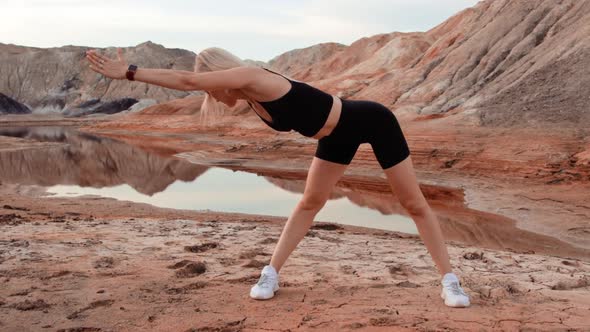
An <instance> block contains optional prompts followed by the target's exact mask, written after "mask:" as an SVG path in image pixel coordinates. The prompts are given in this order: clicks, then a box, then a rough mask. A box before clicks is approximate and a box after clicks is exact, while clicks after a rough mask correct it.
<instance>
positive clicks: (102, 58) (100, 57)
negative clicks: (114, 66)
mask: <svg viewBox="0 0 590 332" xmlns="http://www.w3.org/2000/svg"><path fill="white" fill-rule="evenodd" d="M88 54H90V55H91V56H93V57H95V58H96V59H97V60H99V62H100V61H102V62H107V61H109V60H110V59H109V58H107V57H105V56H103V55H100V54H98V53H96V52H95V51H94V50H93V51H88Z"/></svg>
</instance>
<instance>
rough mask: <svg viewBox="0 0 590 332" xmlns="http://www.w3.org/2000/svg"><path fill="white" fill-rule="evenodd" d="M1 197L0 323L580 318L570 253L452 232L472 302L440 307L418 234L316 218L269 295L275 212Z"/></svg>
mask: <svg viewBox="0 0 590 332" xmlns="http://www.w3.org/2000/svg"><path fill="white" fill-rule="evenodd" d="M5 197H6V196H5ZM9 198H11V199H12V201H13V202H15V203H14V204H13V205H7V204H4V205H3V207H0V212H1V215H2V216H1V220H0V230H1V235H0V283H1V284H2V288H0V330H2V331H307V330H317V331H331V330H355V331H398V330H399V331H404V330H407V331H415V330H418V331H443V330H460V331H465V330H507V331H511V330H527V331H584V330H588V328H589V327H590V325H589V323H588V319H587V318H588V315H589V314H590V296H589V295H590V290H589V286H590V278H588V275H589V273H590V264H589V263H587V262H584V261H580V260H575V259H564V258H558V257H554V256H543V255H535V254H523V253H516V252H510V251H498V250H491V249H490V250H488V249H478V248H476V247H471V246H466V245H462V244H458V243H454V242H450V243H449V248H448V249H449V253H450V256H451V260H452V264H453V265H454V266H456V272H457V274H458V275H459V276H460V277H461V278H462V284H463V287H464V288H465V290H466V291H467V292H468V294H470V296H471V301H472V306H471V307H470V308H469V309H456V308H448V307H446V306H445V305H444V304H443V302H442V300H441V299H440V288H439V281H438V280H439V279H438V278H439V277H438V274H437V272H436V271H435V269H434V265H433V263H432V260H431V259H430V256H429V255H428V252H427V251H426V248H425V247H424V245H423V244H422V242H421V240H420V239H419V238H418V237H417V236H414V235H407V234H401V233H395V232H389V231H381V230H375V229H368V228H362V227H354V226H345V225H343V226H341V225H336V224H330V223H315V224H314V226H313V228H312V229H310V231H309V233H308V234H307V236H306V237H305V238H304V239H303V241H302V242H301V243H300V246H299V247H298V248H297V249H296V250H295V251H294V252H293V254H292V256H291V257H290V258H289V260H288V261H287V263H286V264H285V265H284V266H283V268H282V269H281V271H280V283H279V285H280V289H279V291H278V292H277V293H276V295H275V297H274V298H273V299H271V300H267V301H258V300H253V299H251V298H249V296H248V293H249V290H250V287H251V286H252V285H253V284H254V283H255V282H256V281H257V280H258V277H259V272H260V270H261V268H262V267H263V266H264V265H265V264H267V262H268V261H269V260H270V256H271V254H272V251H273V248H274V245H275V243H276V241H277V240H278V237H279V235H280V231H281V229H282V226H283V224H284V220H283V218H273V217H262V216H252V215H241V214H224V213H211V212H193V211H180V210H171V209H161V208H155V207H152V206H149V205H145V204H136V203H130V202H122V201H116V200H113V199H107V198H100V197H91V196H88V197H81V198H77V199H67V200H66V199H63V198H43V199H37V200H36V202H33V201H32V200H30V201H29V200H28V199H27V198H26V195H22V196H18V197H17V196H15V195H12V196H9ZM25 202H28V205H27V206H28V207H24V204H23V203H25ZM17 204H18V205H17ZM107 207H108V209H107Z"/></svg>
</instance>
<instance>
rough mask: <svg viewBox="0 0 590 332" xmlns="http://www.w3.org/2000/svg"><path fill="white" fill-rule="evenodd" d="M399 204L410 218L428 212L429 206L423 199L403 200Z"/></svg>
mask: <svg viewBox="0 0 590 332" xmlns="http://www.w3.org/2000/svg"><path fill="white" fill-rule="evenodd" d="M400 202H401V204H402V206H403V207H404V209H406V210H407V211H408V213H409V214H410V215H412V216H424V215H426V214H427V213H429V212H430V205H428V202H427V201H426V199H425V198H424V197H421V198H410V199H404V200H401V201H400Z"/></svg>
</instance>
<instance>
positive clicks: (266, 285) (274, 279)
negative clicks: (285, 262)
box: [250, 265, 279, 300]
mask: <svg viewBox="0 0 590 332" xmlns="http://www.w3.org/2000/svg"><path fill="white" fill-rule="evenodd" d="M278 290H279V274H278V273H277V271H276V270H275V268H274V267H272V266H270V265H266V266H264V268H262V273H261V274H260V279H259V280H258V282H257V283H256V285H254V286H252V289H250V297H251V298H253V299H256V300H267V299H270V298H272V297H273V296H274V295H275V292H276V291H278Z"/></svg>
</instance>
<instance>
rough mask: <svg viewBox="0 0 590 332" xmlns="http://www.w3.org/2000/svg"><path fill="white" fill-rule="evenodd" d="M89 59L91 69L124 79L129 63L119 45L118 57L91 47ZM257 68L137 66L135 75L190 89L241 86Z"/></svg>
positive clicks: (216, 88) (87, 53)
mask: <svg viewBox="0 0 590 332" xmlns="http://www.w3.org/2000/svg"><path fill="white" fill-rule="evenodd" d="M86 58H87V59H88V61H90V62H91V65H90V69H92V70H94V71H95V72H97V73H99V74H102V75H104V76H106V77H109V78H112V79H126V77H125V72H126V71H127V68H128V67H129V65H128V64H127V61H125V59H124V58H123V54H122V51H121V49H120V48H119V49H117V59H109V58H107V57H105V56H103V55H100V54H98V53H96V52H95V51H94V50H91V51H87V52H86ZM257 72H258V68H253V67H236V68H231V69H227V70H219V71H213V72H206V73H195V72H192V71H187V70H173V69H152V68H138V69H137V71H136V72H135V76H134V79H135V80H136V81H139V82H145V83H148V84H154V85H159V86H163V87H165V88H170V89H176V90H183V91H192V90H207V91H213V90H221V89H242V88H246V87H248V86H250V84H252V82H253V80H254V77H255V74H256V73H257Z"/></svg>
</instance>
